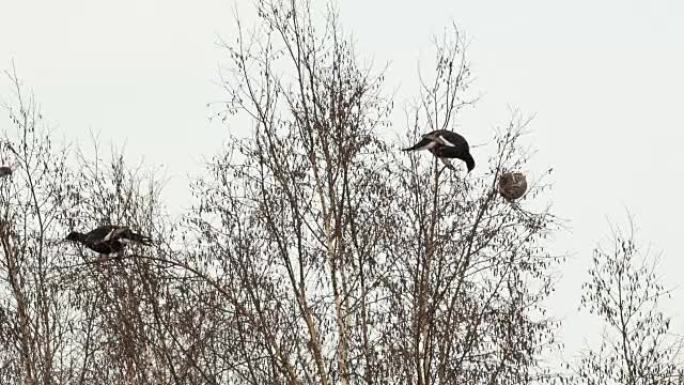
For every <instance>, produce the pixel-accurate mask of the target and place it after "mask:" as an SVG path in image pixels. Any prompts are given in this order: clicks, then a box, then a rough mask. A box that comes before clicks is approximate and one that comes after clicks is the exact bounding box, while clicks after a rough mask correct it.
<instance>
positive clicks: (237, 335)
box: [189, 1, 555, 384]
mask: <svg viewBox="0 0 684 385" xmlns="http://www.w3.org/2000/svg"><path fill="white" fill-rule="evenodd" d="M257 8H258V12H257V13H258V17H259V22H258V23H257V25H256V26H255V27H254V28H255V29H254V30H248V29H246V28H244V27H243V26H242V25H240V20H239V18H238V19H237V23H238V27H239V31H240V32H239V36H238V38H237V42H236V43H235V44H228V43H226V48H227V49H228V52H229V53H230V59H231V63H232V66H231V67H230V72H229V73H228V74H227V76H226V79H225V83H224V84H225V85H226V88H227V91H228V92H229V95H230V96H231V103H229V104H228V112H229V113H234V114H242V116H245V115H246V116H247V117H248V118H249V122H251V124H252V126H253V131H252V135H250V136H248V137H247V138H245V139H242V140H240V139H237V138H236V139H235V140H234V142H233V143H232V144H231V145H230V146H229V148H228V149H227V150H226V152H225V154H224V155H222V156H218V157H217V158H215V160H214V161H213V163H212V166H211V170H212V176H211V177H209V178H206V179H204V180H201V181H199V182H198V184H197V185H196V187H195V192H196V194H197V196H198V197H199V198H200V203H199V206H198V207H197V208H196V210H195V213H194V215H192V216H191V217H190V218H189V223H190V224H191V225H192V226H194V227H195V229H196V234H197V235H198V237H199V244H198V245H197V247H196V250H197V252H196V255H195V257H194V259H195V260H194V261H193V263H194V264H195V266H197V270H198V271H199V272H201V273H202V275H203V276H205V277H210V279H211V281H212V282H214V283H215V285H214V287H215V288H216V291H217V294H218V296H219V297H220V298H221V300H220V301H221V302H222V305H221V308H220V309H215V310H213V311H212V315H211V317H215V320H216V322H217V324H216V325H217V326H218V330H222V331H223V333H225V334H224V337H223V338H221V339H219V338H214V337H215V334H214V333H216V332H217V331H216V329H211V330H210V329H207V330H206V331H205V332H204V333H205V334H204V337H201V338H203V339H204V340H205V342H206V343H207V344H211V345H212V347H211V348H209V349H211V350H214V351H217V352H221V354H220V355H214V356H213V357H212V358H214V361H213V362H212V363H211V367H210V368H208V366H209V365H207V364H202V365H205V367H207V370H209V371H210V372H211V373H212V374H211V376H212V377H211V378H215V379H216V382H225V383H236V384H238V383H252V384H257V383H288V384H301V383H320V384H332V383H342V384H348V383H358V382H364V383H368V384H372V383H397V382H401V383H418V384H437V383H441V384H447V383H468V384H471V383H492V384H499V383H523V382H524V383H528V382H540V381H543V376H541V375H542V374H543V371H544V370H543V369H539V365H537V364H538V363H539V361H538V358H539V355H540V354H541V353H542V352H544V351H545V349H546V348H547V347H548V346H549V344H550V343H552V341H553V340H552V330H553V329H552V326H553V325H552V323H550V322H549V320H548V319H547V318H546V316H545V315H544V309H543V307H542V306H541V301H542V300H543V299H544V298H545V297H546V295H547V294H548V293H549V290H550V289H551V282H550V278H549V274H548V273H549V268H550V266H551V265H552V264H553V263H554V261H555V259H554V258H552V256H550V255H549V254H548V253H547V252H546V251H545V250H544V249H543V247H542V243H541V241H542V240H543V239H544V237H546V235H547V234H548V233H549V231H550V230H552V229H553V228H554V227H555V223H554V220H553V217H551V216H550V215H548V214H547V213H541V214H534V213H530V212H527V211H524V209H522V208H521V206H517V205H511V204H509V203H507V202H505V201H503V200H501V199H498V198H497V195H496V192H495V186H496V180H497V177H498V175H499V174H500V173H501V172H502V171H503V170H508V169H515V168H521V167H524V165H525V162H526V161H527V158H526V156H525V154H524V152H523V151H521V149H520V148H519V146H518V144H517V143H518V140H519V138H520V136H521V134H522V133H523V131H524V128H525V125H526V123H527V121H526V120H524V119H520V118H517V117H516V118H514V119H513V120H512V122H511V123H510V125H508V126H506V127H504V128H503V129H502V130H501V131H500V132H499V134H498V135H497V138H496V143H497V145H498V149H497V152H496V154H495V155H494V156H493V157H492V159H491V160H490V162H489V164H488V165H487V164H486V162H482V165H481V166H480V167H482V168H483V169H488V171H487V172H485V173H484V176H483V177H481V178H476V177H470V178H468V179H466V178H463V177H461V176H460V174H459V173H452V174H448V175H446V174H444V173H442V172H441V170H440V169H439V167H438V166H437V164H436V163H434V164H432V163H431V164H432V166H430V167H424V166H421V162H420V161H419V160H418V158H417V157H410V158H401V155H399V154H398V153H397V152H396V151H394V150H391V148H390V146H388V145H387V144H386V143H384V142H383V141H382V140H380V139H379V138H378V136H377V131H378V128H379V127H381V126H382V125H383V124H386V122H387V120H388V113H389V112H390V111H391V108H392V102H391V100H388V99H386V98H383V97H382V94H381V93H380V91H381V87H382V75H372V74H373V72H372V71H371V70H369V69H366V68H361V67H359V65H358V64H357V58H356V55H355V53H354V51H353V49H352V46H351V45H350V43H349V42H348V41H347V40H346V39H345V38H344V35H343V34H342V33H341V30H340V26H339V24H338V18H337V16H336V14H335V12H334V11H332V10H329V11H328V13H327V15H328V17H327V19H326V20H325V22H324V23H322V25H320V26H315V25H314V21H313V20H312V19H313V18H312V16H311V9H310V4H308V3H306V2H296V1H258V2H257ZM463 49H464V47H463V44H462V39H461V38H460V36H458V35H457V36H456V38H455V39H453V40H445V44H442V45H438V53H437V55H438V58H437V61H436V72H435V73H436V75H435V80H434V81H433V82H427V81H424V82H423V93H422V94H421V97H420V103H418V106H417V107H416V109H415V111H413V112H415V126H414V127H412V128H413V130H412V132H416V131H418V130H420V129H425V130H427V129H429V128H449V127H451V125H452V124H453V119H454V116H455V115H456V114H457V113H458V111H459V109H460V108H462V107H464V106H466V105H469V104H470V103H471V101H470V100H469V99H467V98H464V96H463V91H464V89H465V88H466V87H467V85H468V83H469V68H468V64H467V62H466V61H465V56H464V52H463ZM427 84H431V85H430V86H428V85H427ZM539 192H540V189H539V188H533V189H531V191H530V193H529V194H528V196H527V199H532V198H533V197H534V196H535V195H537V194H538V193H539ZM198 332H199V331H198Z"/></svg>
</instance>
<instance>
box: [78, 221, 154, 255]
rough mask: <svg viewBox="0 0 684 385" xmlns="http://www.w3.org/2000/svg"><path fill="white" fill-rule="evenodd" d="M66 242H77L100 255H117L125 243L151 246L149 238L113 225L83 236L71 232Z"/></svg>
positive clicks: (99, 228)
mask: <svg viewBox="0 0 684 385" xmlns="http://www.w3.org/2000/svg"><path fill="white" fill-rule="evenodd" d="M66 240H69V241H74V242H78V243H80V244H82V245H84V246H86V247H87V248H89V249H91V250H94V251H97V252H98V253H101V254H109V253H118V252H119V251H121V250H122V249H123V248H124V245H125V244H126V242H127V241H131V242H136V243H140V244H141V245H145V246H150V245H152V239H150V237H148V236H145V235H142V234H138V233H135V232H133V231H131V229H129V228H128V227H124V226H114V225H104V226H100V227H98V228H96V229H95V230H92V231H90V232H88V233H85V234H83V233H79V232H78V231H72V232H71V233H69V235H67V237H66Z"/></svg>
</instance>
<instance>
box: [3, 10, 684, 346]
mask: <svg viewBox="0 0 684 385" xmlns="http://www.w3.org/2000/svg"><path fill="white" fill-rule="evenodd" d="M238 1H239V3H240V4H239V5H240V8H242V7H245V6H248V5H249V1H248V0H238ZM316 1H317V0H316ZM340 3H341V4H340V10H341V14H342V21H343V24H344V28H345V30H346V32H349V33H352V34H353V36H354V40H355V42H356V47H357V52H358V53H359V54H360V56H361V58H362V59H363V60H367V61H369V62H370V61H371V60H372V61H373V62H374V63H376V65H377V68H378V69H380V67H381V66H383V65H384V64H385V63H388V62H389V64H390V66H389V71H388V73H387V75H388V77H387V87H388V88H387V90H388V91H394V90H396V101H397V104H398V105H399V106H400V105H401V104H402V102H403V101H404V100H405V99H406V98H410V97H413V96H414V94H413V92H414V91H415V87H416V80H417V76H416V73H417V71H416V68H417V62H418V60H419V59H421V58H422V59H425V60H427V59H428V58H429V55H430V54H431V53H432V51H431V48H432V46H431V38H432V36H433V35H435V34H441V32H442V31H443V30H444V28H447V27H449V26H450V25H451V23H452V21H453V22H455V23H456V24H457V25H458V26H459V28H461V29H462V30H463V31H464V32H465V33H466V34H467V35H468V37H469V39H470V50H469V58H470V60H471V61H472V63H473V71H474V74H475V76H476V78H477V80H476V82H475V83H474V89H475V90H477V91H480V92H482V93H483V98H482V99H481V101H480V102H479V103H478V104H477V106H476V108H475V109H473V110H471V111H469V112H467V113H466V114H464V115H463V116H461V117H459V118H458V120H457V122H456V123H457V124H458V127H457V130H458V131H459V132H461V133H463V134H464V135H465V136H466V137H468V138H469V140H470V142H471V143H484V142H486V141H488V140H490V139H491V137H492V129H493V127H494V126H496V125H501V124H504V123H506V120H507V118H508V117H509V116H510V115H509V107H515V108H519V109H520V110H521V111H522V112H524V113H527V114H535V115H536V117H535V119H534V121H533V123H532V126H531V128H532V129H533V130H534V131H533V133H532V134H531V135H530V136H528V140H529V143H530V144H531V145H532V146H533V147H534V148H536V149H537V150H538V154H537V156H536V157H535V158H534V159H533V164H532V170H531V171H532V173H533V174H534V172H541V170H543V169H545V168H548V167H553V168H554V169H555V172H554V174H553V175H552V178H551V181H552V182H553V183H554V188H553V190H552V192H551V194H550V195H549V198H550V199H552V200H553V204H554V208H555V212H556V214H558V215H560V216H561V217H563V218H565V219H567V220H569V225H570V228H571V230H570V231H569V232H565V233H561V234H559V235H558V236H557V238H556V239H557V240H558V242H557V245H558V246H557V250H556V251H557V252H566V253H568V254H569V255H570V256H571V259H570V260H569V261H568V262H567V263H566V264H565V265H564V266H563V270H562V274H563V279H562V280H561V281H560V283H559V286H558V288H559V291H558V293H557V294H556V295H555V297H554V298H553V301H552V309H553V312H554V314H555V315H556V316H557V317H561V318H564V319H565V320H566V322H567V324H566V326H565V328H564V330H563V337H564V340H565V341H566V343H567V347H568V349H569V351H571V352H572V351H575V350H576V349H578V348H580V347H581V346H583V344H584V343H585V342H591V341H590V340H589V339H590V338H591V334H588V333H587V330H586V328H587V327H589V326H590V325H592V324H593V319H592V318H590V317H583V316H578V315H577V314H576V309H577V305H578V303H579V286H580V284H581V282H582V281H584V280H585V279H586V273H585V271H586V268H587V267H588V266H589V261H590V257H591V250H592V248H593V247H594V245H595V243H596V242H597V241H598V240H600V239H602V238H605V237H606V236H607V235H608V233H609V229H608V222H607V218H611V219H612V220H613V221H614V222H616V223H618V224H625V222H626V221H625V219H626V217H625V208H628V209H629V210H630V211H631V212H632V213H633V214H635V215H636V219H637V226H638V229H639V231H640V236H641V239H643V240H644V241H645V246H650V247H651V249H652V250H654V251H655V252H662V254H663V256H662V262H661V266H660V268H661V269H660V271H661V272H662V274H663V276H664V277H663V279H664V282H665V284H666V285H667V286H669V287H675V289H676V291H675V293H674V300H673V301H672V303H671V304H670V306H669V307H668V310H669V312H670V314H672V315H676V316H677V317H678V320H677V322H676V323H675V332H678V333H680V334H684V323H683V322H682V316H683V315H684V306H682V305H684V289H683V288H681V283H680V282H681V272H682V271H683V270H684V262H683V259H682V256H680V250H681V248H682V247H681V244H680V240H681V237H682V236H683V235H684V232H683V230H682V225H681V223H680V218H682V217H683V216H684V203H682V202H683V201H682V199H681V196H682V195H684V194H683V192H684V191H683V189H684V182H683V179H682V169H681V165H682V164H683V163H684V154H683V153H682V151H681V148H682V142H684V130H683V128H684V114H682V111H683V108H682V107H683V106H682V101H683V100H684V95H683V92H684V91H683V90H684V22H682V21H683V20H684V2H682V1H680V0H650V1H645V0H642V1H634V0H604V1H600V2H599V1H591V0H577V1H572V2H569V1H566V2H559V1H554V2H551V1H544V0H520V1H515V2H511V1H496V2H495V1H481V0H479V1H475V0H471V1H455V0H454V1H443V0H435V1H429V2H428V1H406V0H404V1H396V0H394V1H393V0H372V1H371V0H342V1H340ZM232 4H233V2H232V0H204V1H192V2H191V1H176V0H174V1H170V0H156V1H153V0H142V1H141V0H120V1H116V2H105V1H90V0H62V1H59V2H52V1H35V0H22V1H11V0H1V4H0V68H2V69H8V68H10V67H11V60H12V59H14V61H15V63H16V67H17V70H18V72H19V74H20V76H21V77H22V78H23V79H24V80H25V81H26V83H27V84H28V85H30V86H31V87H32V89H33V90H34V91H35V93H36V95H37V97H38V100H39V101H40V102H41V104H42V107H43V112H44V115H45V116H46V117H47V119H48V121H49V122H50V123H51V124H52V126H54V127H55V128H56V129H57V130H58V132H59V133H60V134H61V135H63V136H64V138H65V140H66V141H69V142H80V143H81V145H83V146H87V145H88V144H89V143H88V141H89V136H90V131H91V130H92V131H94V132H96V133H99V134H100V138H101V140H102V141H103V146H102V147H103V148H105V149H108V148H109V144H110V143H111V144H113V145H115V146H121V145H123V144H125V145H126V151H127V154H128V156H129V158H130V159H131V160H132V161H133V162H137V161H138V160H139V159H140V158H141V157H144V159H145V162H146V164H147V165H148V166H160V165H161V166H164V167H165V169H166V175H167V176H168V178H169V183H168V185H167V190H166V192H167V196H168V197H169V200H168V202H169V205H170V206H172V208H174V207H176V208H178V212H180V211H181V210H182V209H183V208H185V207H188V206H189V205H190V202H189V193H188V189H187V184H188V181H189V177H188V176H189V175H190V176H192V175H195V174H197V173H198V172H200V169H201V167H202V162H203V159H208V158H210V157H211V156H212V155H213V154H214V153H216V152H217V151H218V149H219V148H220V146H221V144H222V143H223V142H224V141H225V140H226V134H227V133H228V130H229V129H231V130H240V129H242V128H241V127H235V125H233V126H230V125H228V126H226V125H222V124H220V123H219V122H217V121H214V122H210V121H209V120H208V117H209V115H210V114H211V113H212V111H213V110H212V109H210V108H207V106H206V104H207V103H208V102H213V101H220V100H224V99H225V95H224V93H223V92H222V90H221V88H220V87H219V86H218V85H217V83H218V79H219V70H218V68H219V66H220V65H221V64H226V63H227V61H226V60H225V59H224V54H225V52H224V51H223V50H222V49H220V48H219V47H218V46H217V45H216V42H217V40H218V39H217V37H218V36H221V37H224V38H226V39H227V40H231V39H232V38H233V35H232V34H233V32H234V27H233V19H232V17H233V16H232V15H233V11H232V9H233V8H232ZM245 24H249V22H246V23H245ZM3 82H4V79H3ZM0 84H3V87H2V88H0V95H2V96H6V95H7V92H8V90H7V88H5V87H4V85H6V84H7V83H6V82H4V83H0ZM396 117H397V119H396V122H397V123H398V124H397V126H396V127H395V128H394V130H395V131H396V132H397V137H402V136H403V131H404V130H405V129H406V127H404V126H403V118H402V116H401V111H400V110H399V109H397V111H396ZM3 118H4V117H3ZM3 124H4V122H3ZM402 144H403V143H398V144H397V145H398V146H399V145H402ZM478 151H482V152H485V151H487V150H486V147H478V148H476V149H475V150H474V156H475V158H476V159H477V158H478ZM483 156H484V154H483ZM482 160H483V161H484V159H482ZM483 161H481V162H479V165H480V166H482V165H484V162H483ZM477 171H478V168H476V169H475V172H476V173H477ZM480 171H482V170H480ZM680 309H682V310H680Z"/></svg>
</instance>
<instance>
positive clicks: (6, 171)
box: [0, 166, 12, 178]
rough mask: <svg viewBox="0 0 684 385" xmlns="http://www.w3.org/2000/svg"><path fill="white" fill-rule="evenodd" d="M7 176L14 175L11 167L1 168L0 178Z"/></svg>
mask: <svg viewBox="0 0 684 385" xmlns="http://www.w3.org/2000/svg"><path fill="white" fill-rule="evenodd" d="M7 175H12V168H11V167H9V166H0V178H2V177H3V176H7Z"/></svg>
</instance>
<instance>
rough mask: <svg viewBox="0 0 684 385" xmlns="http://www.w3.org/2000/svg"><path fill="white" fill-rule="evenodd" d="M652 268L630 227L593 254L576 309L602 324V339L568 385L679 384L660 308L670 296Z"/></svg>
mask: <svg viewBox="0 0 684 385" xmlns="http://www.w3.org/2000/svg"><path fill="white" fill-rule="evenodd" d="M630 224H632V222H631V221H630ZM656 267H657V258H653V257H651V256H649V255H648V254H645V253H643V252H641V251H640V248H639V245H638V244H637V242H636V238H635V233H634V226H633V225H632V226H630V228H629V231H628V232H627V233H624V232H622V231H621V230H615V231H614V233H613V238H612V242H611V244H610V247H609V248H608V249H604V248H603V247H600V246H599V247H597V248H596V249H595V250H594V256H593V265H592V267H591V268H590V269H589V277H590V278H589V280H588V281H587V282H586V283H585V284H584V285H583V290H584V291H583V293H582V306H581V307H582V308H583V309H585V310H587V311H589V312H590V313H591V314H594V315H596V316H597V317H599V318H600V319H601V321H602V323H603V326H604V328H603V334H602V338H601V342H600V345H599V346H598V347H592V348H591V350H589V351H588V352H586V353H585V354H584V356H583V357H582V359H581V360H580V362H579V364H578V365H576V367H573V369H574V371H575V375H574V376H573V377H572V378H571V379H568V382H572V383H582V384H628V385H637V384H639V385H642V384H659V385H660V384H684V370H683V369H682V366H681V354H680V353H681V347H682V340H681V338H679V337H675V336H674V335H672V333H671V331H670V318H668V317H667V316H666V315H665V314H663V313H662V311H661V310H660V309H659V304H660V302H661V300H662V299H663V298H668V297H669V296H670V294H669V292H668V291H666V290H665V289H664V288H663V286H662V284H660V283H659V279H658V276H657V272H656Z"/></svg>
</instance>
